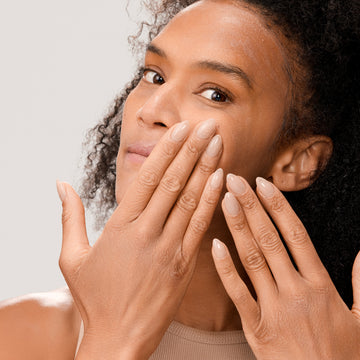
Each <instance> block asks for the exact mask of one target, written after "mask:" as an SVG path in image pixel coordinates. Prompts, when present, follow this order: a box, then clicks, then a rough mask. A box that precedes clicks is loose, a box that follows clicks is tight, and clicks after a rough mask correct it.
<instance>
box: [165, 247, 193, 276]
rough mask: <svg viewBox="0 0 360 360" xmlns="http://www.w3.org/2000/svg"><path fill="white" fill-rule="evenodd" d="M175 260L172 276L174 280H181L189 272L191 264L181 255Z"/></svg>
mask: <svg viewBox="0 0 360 360" xmlns="http://www.w3.org/2000/svg"><path fill="white" fill-rule="evenodd" d="M174 260H175V261H174V262H173V266H172V269H171V272H170V276H171V278H172V279H174V280H181V279H183V278H184V276H185V275H186V274H187V273H188V272H189V268H190V262H189V261H186V259H185V258H184V256H183V255H182V254H181V253H180V254H178V255H176V256H175V258H174Z"/></svg>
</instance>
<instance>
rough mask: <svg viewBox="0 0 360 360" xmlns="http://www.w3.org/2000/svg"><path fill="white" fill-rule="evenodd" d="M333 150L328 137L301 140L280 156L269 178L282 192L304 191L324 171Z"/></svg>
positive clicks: (317, 136) (321, 136)
mask: <svg viewBox="0 0 360 360" xmlns="http://www.w3.org/2000/svg"><path fill="white" fill-rule="evenodd" d="M332 150H333V144H332V141H331V139H330V138H329V137H327V136H323V135H316V136H311V137H307V138H304V139H299V140H297V141H296V142H295V143H293V144H292V145H291V146H290V147H288V148H286V149H285V150H284V151H282V152H280V153H279V154H278V156H277V157H276V159H275V161H274V163H273V167H272V169H271V171H270V173H269V176H268V177H270V178H272V181H273V183H274V185H275V186H277V187H278V188H279V189H280V190H282V191H298V190H303V189H305V188H307V187H308V186H310V185H311V184H312V183H313V182H314V181H315V180H316V178H317V177H318V176H319V175H320V173H321V172H322V171H323V170H324V168H325V167H326V165H327V163H328V161H329V159H330V157H331V154H332Z"/></svg>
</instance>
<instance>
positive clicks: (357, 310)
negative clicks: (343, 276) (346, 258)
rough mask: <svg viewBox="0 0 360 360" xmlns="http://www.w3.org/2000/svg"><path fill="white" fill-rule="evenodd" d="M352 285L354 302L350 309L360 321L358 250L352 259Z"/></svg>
mask: <svg viewBox="0 0 360 360" xmlns="http://www.w3.org/2000/svg"><path fill="white" fill-rule="evenodd" d="M352 286H353V296H354V304H353V307H352V309H351V311H352V313H353V314H354V315H355V316H356V318H357V319H358V320H359V321H360V251H359V252H358V254H357V256H356V258H355V261H354V266H353V270H352Z"/></svg>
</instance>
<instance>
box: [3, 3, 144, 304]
mask: <svg viewBox="0 0 360 360" xmlns="http://www.w3.org/2000/svg"><path fill="white" fill-rule="evenodd" d="M136 3H137V1H132V5H131V7H130V13H131V18H132V19H137V20H139V18H140V17H141V16H139V13H138V5H137V4H136ZM0 4H1V6H0V44H1V45H0V49H1V50H0V52H1V55H0V79H1V80H0V99H1V106H0V119H1V140H0V169H1V170H0V171H1V176H0V186H1V187H0V189H1V198H0V199H1V200H0V274H1V286H0V300H2V299H6V298H9V297H14V296H18V295H22V294H26V293H29V292H39V291H48V290H52V289H55V288H57V287H61V286H64V285H65V281H64V280H63V278H62V275H61V272H60V270H59V268H58V256H59V252H60V247H61V204H60V201H59V199H58V196H57V192H56V187H55V181H56V179H60V180H65V181H68V182H70V183H71V184H73V185H75V187H76V186H77V185H78V179H79V178H80V174H81V171H80V170H79V167H78V166H79V163H80V156H81V144H82V141H83V139H84V134H85V132H86V130H87V129H88V128H89V127H91V126H93V125H94V124H95V123H96V122H97V121H98V120H99V119H100V118H101V117H102V116H103V115H104V113H105V112H106V110H107V108H108V106H109V104H110V103H111V100H112V99H113V98H114V96H115V95H116V94H117V93H118V92H119V91H120V90H121V89H122V87H123V85H124V84H125V83H126V82H127V81H128V80H130V79H131V77H132V74H133V72H134V69H135V65H134V64H135V61H134V59H133V57H132V55H131V54H130V52H129V50H128V48H129V46H128V44H127V36H128V35H130V34H133V33H135V32H136V29H137V26H136V23H135V21H134V20H131V19H129V17H128V15H127V13H126V11H125V5H126V4H125V1H121V0H104V1H100V0H98V1H93V0H61V1H59V0H57V1H49V0H32V1H28V0H14V1H7V2H5V1H1V2H0ZM90 220H91V219H90ZM89 230H91V229H89ZM89 235H90V237H91V238H92V241H93V240H94V237H96V234H94V233H93V232H91V231H89Z"/></svg>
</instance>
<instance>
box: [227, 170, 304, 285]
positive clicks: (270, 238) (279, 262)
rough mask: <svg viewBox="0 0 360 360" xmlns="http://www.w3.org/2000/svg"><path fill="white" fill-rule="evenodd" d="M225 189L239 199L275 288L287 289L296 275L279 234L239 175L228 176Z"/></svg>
mask: <svg viewBox="0 0 360 360" xmlns="http://www.w3.org/2000/svg"><path fill="white" fill-rule="evenodd" d="M227 186H228V189H229V190H230V191H232V192H233V193H234V194H235V196H236V198H237V199H238V200H239V202H240V204H241V207H242V208H243V210H244V213H245V216H246V219H247V222H248V224H249V227H250V230H251V232H252V233H253V235H254V238H255V240H256V242H257V244H258V245H259V248H260V249H261V251H262V253H263V254H264V256H265V259H266V262H267V263H268V265H269V268H270V270H271V272H272V274H273V276H274V278H275V281H276V283H277V285H278V287H281V286H284V287H285V288H287V287H288V286H289V284H293V283H294V281H296V280H299V274H298V273H297V271H296V269H295V268H294V266H293V264H292V262H291V259H290V257H289V255H288V253H287V251H286V249H285V246H284V244H283V243H282V241H281V239H280V237H279V234H278V232H277V230H276V228H275V226H274V225H273V223H272V222H271V220H270V218H269V216H268V214H267V213H266V212H265V210H264V208H263V207H262V205H261V203H260V201H259V199H258V197H257V196H256V194H255V193H254V191H253V190H252V189H251V187H250V186H249V184H248V183H247V182H246V181H245V180H244V179H243V178H241V177H240V176H235V175H232V174H229V175H228V177H227Z"/></svg>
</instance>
